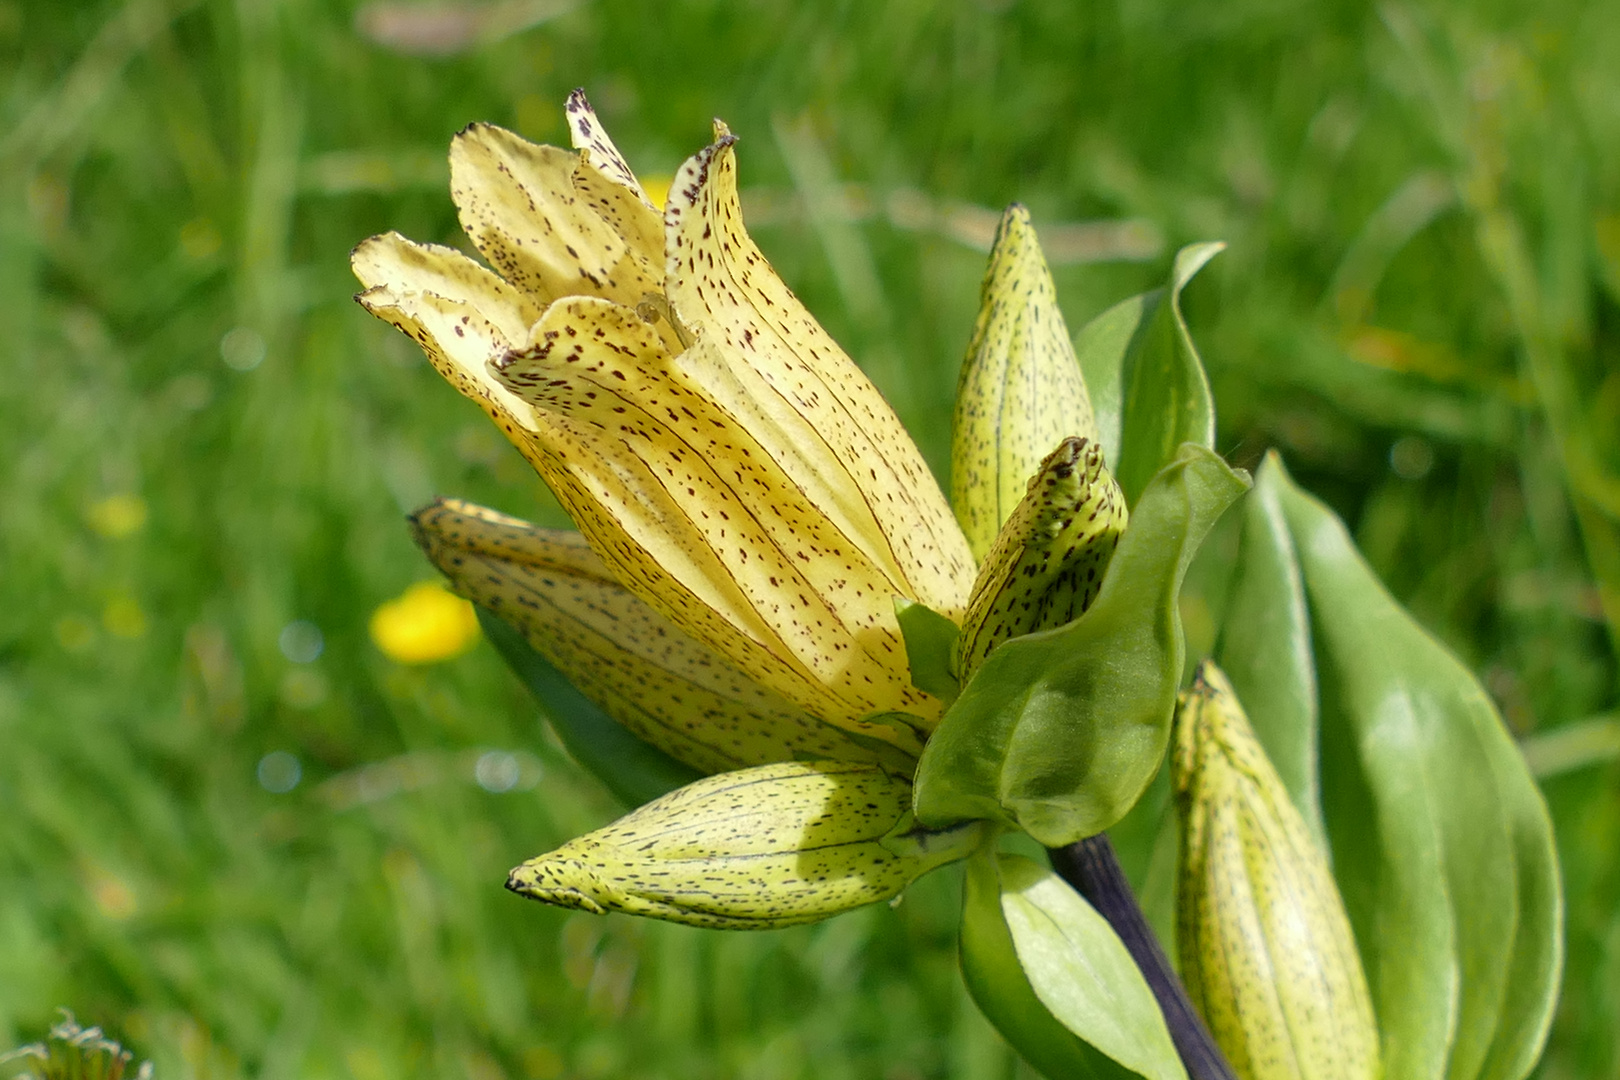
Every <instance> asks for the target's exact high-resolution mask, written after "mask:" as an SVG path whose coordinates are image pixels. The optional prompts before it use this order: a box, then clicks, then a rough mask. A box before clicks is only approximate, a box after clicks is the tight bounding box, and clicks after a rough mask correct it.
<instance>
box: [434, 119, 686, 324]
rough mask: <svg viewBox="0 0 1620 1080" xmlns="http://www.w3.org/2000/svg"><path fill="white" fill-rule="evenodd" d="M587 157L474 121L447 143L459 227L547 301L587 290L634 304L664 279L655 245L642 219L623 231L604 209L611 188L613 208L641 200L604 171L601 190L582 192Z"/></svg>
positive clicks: (506, 273) (510, 276)
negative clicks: (579, 176)
mask: <svg viewBox="0 0 1620 1080" xmlns="http://www.w3.org/2000/svg"><path fill="white" fill-rule="evenodd" d="M581 165H582V162H581V161H580V156H579V155H578V154H576V153H573V152H570V151H568V150H559V149H557V148H556V147H554V146H536V145H535V144H534V143H531V142H529V141H527V140H525V139H523V138H520V137H519V136H517V135H514V134H513V133H512V132H510V131H507V130H505V129H504V128H498V127H495V126H494V125H492V124H473V125H472V126H470V127H468V128H467V129H466V130H464V131H462V132H461V133H460V134H459V135H457V136H456V137H455V139H454V140H453V141H452V142H451V144H450V194H451V197H452V198H454V199H455V202H456V207H457V209H458V210H459V211H460V214H461V224H462V227H463V228H464V229H466V230H467V235H468V236H470V237H472V240H473V243H474V244H476V245H477V246H478V250H479V252H480V253H481V254H482V255H483V256H484V258H485V259H487V260H489V264H490V265H491V266H493V267H494V268H495V269H496V270H498V271H500V273H501V275H502V276H503V277H505V278H506V280H507V281H509V282H511V283H512V284H513V285H515V286H517V287H518V288H519V289H522V290H523V291H525V292H528V293H531V294H532V295H533V296H534V297H535V298H536V299H537V300H538V301H539V302H541V303H542V304H544V303H549V302H550V301H552V300H555V299H556V298H558V297H561V296H576V295H586V296H603V297H607V298H608V299H611V300H617V301H619V302H621V303H626V304H632V305H633V304H636V303H639V302H640V301H641V300H642V299H643V298H644V297H646V296H649V295H657V294H658V293H660V292H661V291H662V288H663V281H662V274H661V270H662V265H661V262H660V255H659V249H658V248H657V246H656V245H654V246H652V247H647V246H644V245H645V229H644V228H640V227H638V228H633V229H628V235H624V234H621V233H620V231H619V228H620V227H626V228H628V226H626V225H625V223H624V222H622V221H620V222H614V221H610V220H608V219H605V218H604V217H603V216H602V213H601V212H600V206H599V203H600V201H601V200H602V199H604V198H608V199H609V201H610V203H611V204H612V205H613V206H614V207H615V211H614V212H615V213H617V212H619V211H620V210H623V211H625V212H626V213H628V209H627V208H625V207H623V206H621V205H620V203H621V202H623V203H631V204H634V205H637V206H639V205H640V200H639V199H638V198H636V197H635V195H634V194H633V193H630V192H628V191H626V190H625V189H624V188H623V187H622V186H620V185H618V184H610V183H607V182H605V181H604V182H602V184H601V189H602V190H592V191H590V192H589V193H581V192H580V191H579V190H578V189H577V188H576V186H575V176H576V173H577V172H578V171H579V170H580V168H581ZM592 171H593V172H595V170H594V169H593V170H592ZM596 175H597V176H598V177H600V175H601V174H600V172H596ZM642 212H643V213H650V212H651V211H650V209H649V208H647V207H642Z"/></svg>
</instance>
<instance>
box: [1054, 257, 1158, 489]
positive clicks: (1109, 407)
mask: <svg viewBox="0 0 1620 1080" xmlns="http://www.w3.org/2000/svg"><path fill="white" fill-rule="evenodd" d="M1163 297H1164V290H1163V289H1154V290H1153V291H1151V292H1145V293H1139V294H1137V295H1136V296H1132V297H1130V298H1128V299H1125V300H1121V301H1120V302H1119V303H1117V304H1115V305H1114V306H1113V307H1111V308H1109V309H1108V310H1107V311H1105V312H1103V313H1102V314H1101V315H1098V316H1097V317H1096V318H1094V319H1092V320H1091V321H1090V322H1088V323H1086V325H1084V326H1082V327H1081V328H1080V332H1079V333H1078V334H1076V335H1075V336H1074V354H1075V357H1076V358H1077V359H1078V360H1079V362H1080V373H1081V374H1082V375H1083V376H1084V377H1085V380H1086V391H1087V392H1088V393H1089V394H1090V395H1091V411H1092V417H1093V422H1094V423H1095V424H1096V425H1097V441H1098V442H1100V443H1101V444H1102V448H1103V458H1104V460H1106V461H1107V462H1108V466H1109V468H1111V469H1118V468H1119V447H1120V427H1121V424H1120V421H1121V418H1122V413H1123V409H1124V404H1125V387H1124V382H1123V377H1124V374H1125V372H1126V370H1127V365H1126V358H1127V357H1128V356H1130V355H1131V354H1132V353H1133V352H1135V351H1136V350H1138V349H1140V348H1141V345H1142V341H1143V339H1144V338H1145V337H1146V334H1147V328H1148V327H1149V326H1151V325H1152V323H1153V316H1154V313H1155V312H1157V311H1158V310H1159V301H1160V300H1161V299H1163Z"/></svg>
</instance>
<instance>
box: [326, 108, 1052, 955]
mask: <svg viewBox="0 0 1620 1080" xmlns="http://www.w3.org/2000/svg"><path fill="white" fill-rule="evenodd" d="M567 113H568V119H569V125H570V128H571V130H572V133H573V143H574V149H573V150H572V151H568V150H561V149H558V148H555V147H549V146H536V145H533V144H530V143H528V142H526V141H524V140H522V139H520V138H519V137H518V136H516V135H513V134H512V133H511V132H508V131H504V130H502V129H500V128H496V127H491V126H488V125H473V126H472V127H469V128H467V129H466V130H465V131H463V132H462V133H461V134H459V135H458V136H457V137H456V138H455V140H454V142H453V144H452V146H451V151H450V162H451V190H452V195H453V197H454V199H455V201H456V205H457V207H458V209H459V211H460V215H461V221H462V224H463V226H464V227H465V228H466V230H467V233H468V235H469V236H470V237H471V238H472V240H473V243H474V244H475V245H476V247H477V248H478V251H479V253H480V254H482V255H483V257H484V258H485V259H486V260H487V261H488V263H489V265H490V266H491V267H493V268H494V269H493V272H492V271H491V270H489V269H485V268H484V267H483V266H481V265H479V264H478V263H477V262H475V261H473V260H472V259H470V258H468V257H466V256H464V255H462V254H460V253H459V252H457V251H454V250H452V249H450V248H445V247H439V246H435V245H431V244H418V243H414V242H412V241H410V240H406V239H405V238H403V237H401V236H398V235H397V234H392V233H390V234H387V235H383V236H378V237H373V238H372V239H370V240H367V241H366V242H364V243H362V244H361V245H360V246H359V247H358V248H356V250H355V252H354V256H353V265H354V269H355V272H356V274H357V275H358V276H359V278H360V280H361V281H362V282H363V283H364V285H365V286H366V289H365V291H364V292H362V293H361V294H360V296H359V301H360V303H361V304H363V305H364V306H365V307H366V308H367V309H368V310H370V311H371V312H373V313H374V314H376V315H378V316H379V317H381V318H383V319H385V320H387V321H388V322H391V323H392V324H394V325H395V326H397V327H398V328H400V329H401V330H403V331H404V332H405V333H407V334H409V335H410V336H411V337H412V338H414V339H415V340H416V341H417V342H418V343H420V344H421V346H422V347H423V349H425V350H426V352H427V354H428V356H429V357H430V359H431V360H432V362H433V364H434V366H435V367H436V368H438V370H439V371H440V372H441V374H443V375H444V376H445V377H446V378H447V379H448V380H449V381H450V382H451V383H452V384H453V385H454V386H455V387H456V388H457V389H459V390H460V391H461V392H462V393H463V394H465V395H467V396H468V397H470V398H472V399H473V400H475V401H477V402H478V403H479V404H480V405H481V406H482V407H483V408H484V410H485V411H486V412H487V413H488V414H489V415H490V417H491V418H492V419H494V420H495V422H496V423H497V424H498V425H499V426H500V427H501V429H502V430H503V431H504V432H505V433H506V435H507V437H508V438H509V439H510V440H511V441H512V443H513V444H514V445H515V446H516V447H517V448H518V449H519V450H520V451H521V452H522V453H523V454H524V455H525V456H526V457H527V458H528V460H529V461H530V462H531V463H533V465H534V467H535V468H536V470H538V472H539V473H540V475H541V477H542V478H543V479H544V480H545V482H546V483H547V484H548V485H549V486H550V488H551V490H552V491H553V492H555V493H556V495H557V497H558V499H559V500H560V501H561V502H562V504H563V506H564V507H565V508H566V509H567V510H568V512H569V514H570V516H571V517H572V518H573V519H574V521H575V523H576V524H577V525H578V527H579V532H578V533H571V532H558V531H553V530H544V529H538V528H536V527H534V526H531V525H528V524H527V523H525V522H521V521H518V520H516V519H512V518H508V517H505V516H503V515H500V514H497V513H495V512H493V511H489V510H485V509H482V508H480V507H475V506H471V505H469V504H466V503H462V502H459V501H455V500H442V501H440V502H438V503H436V504H434V505H433V506H430V507H428V508H426V509H424V510H423V511H421V512H419V513H418V514H417V515H416V516H415V518H414V519H413V521H414V525H415V528H416V530H417V534H418V539H419V540H420V542H421V543H422V546H423V547H424V549H425V550H426V551H427V553H428V554H429V556H430V557H431V558H432V559H433V561H434V562H435V564H436V565H437V566H439V568H440V569H441V570H442V571H443V572H444V573H445V574H446V575H447V576H448V577H449V578H450V580H451V582H452V583H453V584H454V586H455V588H456V589H457V591H459V592H461V593H462V594H463V595H465V596H468V597H469V598H471V599H472V600H474V601H475V602H476V603H478V604H480V605H482V606H484V607H486V608H488V609H490V610H492V611H494V612H495V613H496V614H498V615H500V616H501V617H502V618H503V619H505V620H506V621H507V622H509V623H510V624H512V625H513V626H514V627H516V628H517V629H519V630H520V631H521V632H522V633H523V634H524V635H525V636H526V637H527V639H528V640H529V641H530V642H531V643H532V644H533V645H534V646H535V647H536V649H537V650H539V651H540V652H541V653H542V654H543V655H545V656H546V658H547V659H548V660H550V661H551V662H552V664H553V665H554V666H556V667H557V668H558V669H559V670H561V671H562V673H563V674H564V675H566V676H567V677H568V678H569V679H570V680H571V681H572V682H573V683H574V684H575V685H576V686H578V687H579V688H580V689H581V690H582V691H583V692H584V693H586V695H587V696H588V697H590V698H592V700H594V701H595V702H596V703H598V704H599V705H600V706H601V707H602V708H603V709H604V710H605V711H606V712H608V713H609V714H610V715H611V716H613V717H614V718H615V719H617V720H619V721H620V722H621V723H623V724H624V725H625V726H626V727H627V728H629V729H630V730H631V731H632V732H633V733H635V734H636V735H638V736H640V737H641V738H642V739H644V740H645V741H647V742H649V743H651V744H653V745H654V746H657V747H658V748H660V749H662V750H664V751H665V752H666V753H668V754H670V755H671V756H673V757H675V758H677V759H678V760H680V761H682V762H685V763H687V764H688V765H690V766H692V767H694V768H695V769H697V770H699V771H700V772H704V773H711V774H722V775H716V776H712V777H710V778H709V779H707V780H703V781H700V782H699V783H698V784H695V785H692V786H690V787H688V788H684V789H681V790H680V791H676V792H674V793H672V794H671V795H669V796H666V797H665V798H663V799H659V800H657V801H655V802H653V803H651V804H648V805H647V806H645V807H642V808H641V809H640V810H638V811H636V812H634V813H632V814H631V815H629V816H628V817H627V818H625V819H623V820H621V821H620V822H618V823H616V824H615V825H613V826H611V827H609V828H608V829H605V830H601V831H600V832H598V833H593V834H591V835H590V836H587V837H582V838H580V839H579V840H576V841H574V842H572V843H571V844H569V845H567V846H566V847H565V848H564V849H561V850H559V851H558V852H554V853H552V855H549V856H543V857H542V858H540V859H537V860H533V861H531V862H530V863H527V864H525V865H524V866H523V867H520V868H519V869H518V870H517V871H515V872H514V875H513V879H512V882H511V885H512V887H513V888H515V889H517V890H518V891H520V892H524V893H526V894H528V895H531V896H534V897H537V898H539V899H542V900H546V901H549V902H553V903H559V904H565V905H569V906H574V907H581V908H585V909H587V910H592V911H600V910H606V909H609V908H616V909H619V910H626V911H633V912H637V913H642V914H653V915H657V916H659V917H663V918H671V919H678V920H682V921H688V922H697V923H701V924H704V925H739V926H757V925H783V924H784V923H788V922H795V921H805V920H807V919H813V918H820V917H823V916H825V915H827V914H830V913H832V912H833V911H837V910H843V909H844V908H847V907H851V906H855V905H857V904H863V903H868V902H871V901H873V900H876V899H882V898H885V897H888V896H892V895H894V894H895V893H896V892H897V891H898V890H899V889H900V888H902V887H904V885H905V883H906V882H907V881H909V880H910V879H911V878H913V877H915V876H916V875H917V874H919V873H921V872H923V871H924V870H926V869H928V868H929V867H931V866H933V865H937V863H938V862H940V861H942V860H943V859H946V858H953V857H960V856H961V855H962V854H965V852H966V851H967V850H968V847H969V846H971V843H972V842H974V837H975V836H976V831H975V830H974V829H973V828H971V827H970V828H968V829H965V830H958V832H957V833H955V834H952V835H951V836H950V837H944V838H942V837H940V836H937V835H934V834H924V833H921V832H918V831H916V830H911V831H907V830H906V829H904V827H903V826H901V820H902V818H903V817H904V816H905V810H906V808H907V806H908V805H909V802H910V786H909V777H910V775H911V773H912V771H913V770H914V768H915V763H916V758H917V755H918V754H919V753H920V752H921V749H922V745H923V743H924V741H925V740H926V738H927V736H928V733H929V732H930V731H932V729H933V728H934V726H935V724H936V723H937V722H938V719H939V716H940V714H941V712H942V709H943V702H942V701H941V700H940V699H939V698H937V697H935V696H934V695H931V694H929V693H926V692H924V691H923V690H921V689H919V688H918V687H917V686H915V685H914V684H913V681H912V673H911V669H910V666H909V663H908V657H907V652H906V645H905V640H904V638H903V636H902V633H901V629H900V626H899V623H898V621H897V617H896V614H895V611H896V602H897V601H909V602H912V603H916V604H923V605H926V606H927V607H928V608H931V609H932V610H933V611H935V612H938V613H940V614H942V615H944V616H945V617H946V618H949V619H951V620H954V621H958V622H959V621H961V620H962V618H963V617H964V615H965V614H966V609H967V607H968V603H969V597H970V595H971V594H972V593H973V589H974V581H975V560H974V558H973V555H972V553H971V552H970V550H969V546H968V543H967V540H966V538H965V537H964V535H963V532H962V529H961V527H960V526H959V525H958V524H957V521H956V519H955V517H954V516H953V514H952V511H951V508H950V506H949V505H948V504H947V502H946V500H945V497H944V495H943V493H942V492H941V490H940V488H939V485H938V484H937V483H936V481H935V480H934V478H933V476H932V474H931V473H930V472H929V470H928V467H927V465H926V464H925V463H924V461H923V459H922V456H921V454H920V453H919V452H918V450H917V448H916V446H915V445H914V444H913V443H912V441H911V439H910V437H909V436H908V435H907V434H906V432H905V430H904V429H903V428H902V427H901V425H900V422H899V420H898V419H897V418H896V417H895V415H894V413H893V411H892V410H891V409H890V408H889V406H888V404H887V403H886V402H885V401H884V400H883V398H882V397H881V395H880V394H879V393H878V392H877V390H876V388H875V387H874V386H873V385H872V384H871V382H870V381H869V380H868V379H867V378H866V377H865V375H863V374H862V372H861V371H860V369H859V368H858V367H856V365H855V364H854V362H853V361H851V359H850V358H849V357H848V356H847V355H846V354H845V353H844V351H843V350H842V349H840V348H839V347H838V345H837V344H836V343H835V342H834V341H833V340H832V338H831V337H829V336H828V334H827V333H826V331H825V330H823V329H822V328H821V326H820V325H819V324H818V323H817V322H816V321H815V319H814V318H812V317H811V315H810V313H809V312H808V311H807V310H806V309H805V308H804V306H803V305H802V304H800V303H799V301H798V299H797V298H796V297H795V296H794V295H793V293H792V292H791V291H790V290H789V289H788V288H787V286H786V285H784V284H783V283H782V281H781V279H780V278H778V277H777V275H776V273H775V271H774V270H772V268H771V267H770V265H769V264H768V263H767V262H766V261H765V258H764V256H763V255H762V254H761V253H760V251H759V249H758V248H757V247H756V246H755V245H754V242H753V240H752V239H750V238H749V236H748V233H747V231H746V230H745V229H744V227H743V223H742V215H741V211H740V207H739V203H738V194H737V161H736V150H735V145H734V144H735V143H736V139H735V138H734V137H733V136H732V135H731V134H730V132H729V131H728V130H727V129H726V127H725V125H724V124H721V123H719V122H718V121H717V122H716V124H715V141H714V143H713V144H712V145H710V146H708V147H707V148H705V149H703V150H702V151H700V152H698V153H697V154H695V155H694V156H693V157H692V158H690V159H689V160H688V161H687V162H686V163H685V164H684V165H683V166H682V167H681V168H680V170H679V171H678V172H677V173H676V175H675V177H674V178H673V181H672V182H671V183H670V185H669V190H668V196H667V200H658V201H655V200H654V199H652V198H650V197H649V195H648V192H647V190H646V189H645V188H644V187H643V186H642V185H641V184H640V183H639V182H638V181H637V179H636V177H635V176H634V174H633V173H632V172H631V171H630V169H629V167H628V165H627V164H626V163H625V161H624V159H623V157H622V156H621V155H620V154H619V152H618V150H617V149H616V148H615V147H614V145H613V143H612V142H611V141H610V140H609V138H608V136H607V133H606V132H605V131H603V130H602V127H601V125H600V123H599V122H598V121H597V118H596V116H595V115H594V113H593V112H592V111H591V109H590V106H589V104H588V103H587V102H586V100H585V98H584V96H583V95H582V94H580V93H578V92H576V93H575V94H574V95H573V96H572V97H571V98H570V99H569V101H568V105H567ZM659 202H662V203H663V205H662V207H661V208H660V206H659V205H658V203H659ZM1036 460H1039V456H1037V459H1036ZM812 850H813V851H814V852H816V854H815V855H813V856H812V855H810V854H808V852H810V851H812Z"/></svg>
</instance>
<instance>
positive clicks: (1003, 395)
mask: <svg viewBox="0 0 1620 1080" xmlns="http://www.w3.org/2000/svg"><path fill="white" fill-rule="evenodd" d="M1069 435H1075V436H1079V437H1082V438H1089V439H1090V440H1091V441H1092V442H1095V441H1096V440H1097V424H1096V421H1095V419H1094V418H1093V415H1092V410H1091V399H1090V397H1089V396H1088V395H1087V393H1086V382H1085V378H1084V377H1083V376H1082V375H1081V373H1080V364H1079V362H1078V361H1077V360H1076V359H1075V355H1074V346H1073V344H1071V342H1070V339H1069V328H1068V327H1067V326H1065V325H1064V322H1063V312H1062V310H1060V309H1059V308H1058V303H1057V287H1056V286H1055V285H1053V283H1052V272H1051V270H1049V269H1047V265H1046V257H1045V256H1044V255H1042V254H1041V245H1040V241H1039V239H1038V238H1037V237H1036V235H1035V227H1034V226H1033V225H1031V224H1030V220H1029V211H1028V210H1026V209H1024V208H1023V207H1022V206H1019V205H1018V204H1017V203H1014V204H1013V205H1012V206H1009V207H1008V208H1007V212H1006V213H1005V214H1003V215H1002V218H1001V227H1000V228H999V229H997V230H996V240H995V246H994V247H993V248H991V251H990V265H989V267H988V268H987V269H986V270H985V275H984V285H983V287H982V289H981V291H980V299H979V317H978V320H977V322H975V323H974V326H973V340H972V341H971V342H969V344H968V350H967V357H966V358H965V359H964V360H963V361H962V374H961V376H960V377H959V379H958V382H957V388H956V416H955V419H954V421H953V423H952V425H951V505H952V506H954V507H955V508H956V516H957V520H959V521H960V522H961V523H962V531H963V533H964V534H966V536H967V539H968V545H969V546H970V547H971V548H972V549H973V555H974V557H975V558H979V559H982V558H984V556H985V553H986V552H988V551H989V550H990V545H991V544H992V543H994V542H995V539H996V532H997V530H999V529H1000V528H1001V525H1002V523H1003V522H1004V521H1006V520H1007V518H1008V516H1009V515H1010V514H1011V513H1012V512H1013V507H1015V506H1017V505H1018V500H1019V499H1020V498H1021V497H1022V496H1023V494H1024V484H1025V482H1026V481H1027V480H1028V479H1029V474H1030V473H1031V472H1032V471H1034V469H1035V468H1036V466H1037V465H1038V464H1039V463H1040V460H1041V455H1043V454H1045V453H1046V452H1047V451H1048V450H1050V449H1051V447H1052V446H1053V444H1055V443H1056V442H1057V441H1058V440H1059V439H1062V438H1064V437H1066V436H1069Z"/></svg>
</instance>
